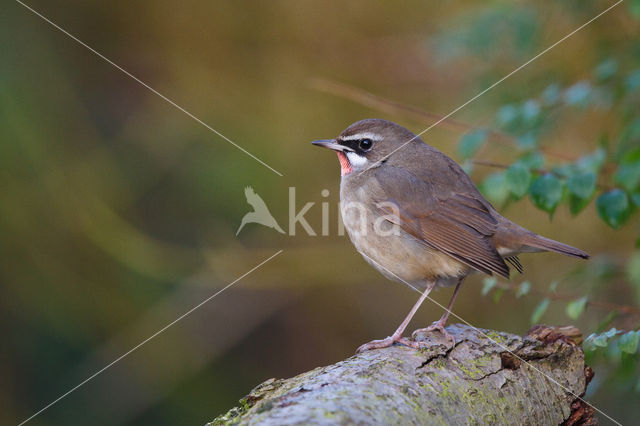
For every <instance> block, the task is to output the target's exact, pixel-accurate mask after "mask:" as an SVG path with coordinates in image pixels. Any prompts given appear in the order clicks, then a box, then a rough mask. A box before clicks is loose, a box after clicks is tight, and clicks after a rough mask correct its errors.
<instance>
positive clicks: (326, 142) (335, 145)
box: [311, 139, 353, 152]
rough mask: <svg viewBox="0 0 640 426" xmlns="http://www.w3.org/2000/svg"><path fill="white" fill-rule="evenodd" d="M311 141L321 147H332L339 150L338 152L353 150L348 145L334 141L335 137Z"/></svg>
mask: <svg viewBox="0 0 640 426" xmlns="http://www.w3.org/2000/svg"><path fill="white" fill-rule="evenodd" d="M311 143H312V144H313V145H316V146H321V147H323V148H329V149H332V150H334V151H340V152H342V151H353V150H352V149H351V148H349V147H348V146H344V145H340V144H339V143H338V142H336V140H335V139H321V140H319V141H313V142H311Z"/></svg>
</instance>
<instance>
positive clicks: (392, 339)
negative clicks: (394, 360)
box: [356, 281, 436, 353]
mask: <svg viewBox="0 0 640 426" xmlns="http://www.w3.org/2000/svg"><path fill="white" fill-rule="evenodd" d="M435 284H436V283H435V281H434V282H433V283H429V285H428V286H427V288H426V289H425V290H424V292H423V293H422V295H421V296H420V298H419V299H418V301H417V302H416V304H415V305H413V308H411V310H410V311H409V314H408V315H407V317H406V318H405V319H404V321H402V324H400V326H399V327H398V328H397V329H396V331H395V332H394V333H393V334H392V335H391V336H389V337H387V338H384V339H381V340H372V341H371V342H369V343H365V344H364V345H362V346H360V347H359V348H358V349H357V350H356V353H360V352H364V351H368V350H371V349H380V348H388V347H389V346H391V345H393V344H394V343H396V342H398V343H401V344H403V345H405V346H409V347H412V348H415V349H418V348H419V347H420V345H419V344H418V343H417V342H414V341H411V340H408V339H405V338H404V337H402V333H404V330H405V329H406V328H407V326H408V325H409V322H411V319H412V318H413V316H414V315H415V314H416V312H417V310H418V308H419V307H420V305H422V302H424V299H426V298H427V296H428V295H429V293H430V292H431V290H433V287H435Z"/></svg>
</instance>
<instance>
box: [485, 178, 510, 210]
mask: <svg viewBox="0 0 640 426" xmlns="http://www.w3.org/2000/svg"><path fill="white" fill-rule="evenodd" d="M480 190H481V191H482V193H483V194H484V196H485V197H487V198H488V199H489V201H491V202H493V203H496V204H498V203H503V202H504V201H505V200H506V199H507V197H508V196H509V186H508V184H507V179H506V177H505V175H504V173H503V172H497V173H493V174H490V175H489V176H487V178H486V179H485V180H484V182H482V185H481V186H480Z"/></svg>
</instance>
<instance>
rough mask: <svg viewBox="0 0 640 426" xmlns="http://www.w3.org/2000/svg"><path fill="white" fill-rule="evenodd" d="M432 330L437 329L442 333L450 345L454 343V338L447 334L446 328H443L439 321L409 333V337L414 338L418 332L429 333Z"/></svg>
mask: <svg viewBox="0 0 640 426" xmlns="http://www.w3.org/2000/svg"><path fill="white" fill-rule="evenodd" d="M432 331H439V332H440V334H442V336H443V337H444V338H445V339H446V340H447V342H450V343H451V346H454V345H455V344H456V339H454V338H453V336H452V335H451V334H449V332H448V331H447V329H446V328H444V324H443V323H442V322H441V321H436V322H434V323H433V324H431V325H430V326H429V327H426V328H419V329H418V330H416V331H414V332H413V333H412V334H411V337H412V338H414V339H415V338H416V337H417V335H418V334H419V333H429V332H432Z"/></svg>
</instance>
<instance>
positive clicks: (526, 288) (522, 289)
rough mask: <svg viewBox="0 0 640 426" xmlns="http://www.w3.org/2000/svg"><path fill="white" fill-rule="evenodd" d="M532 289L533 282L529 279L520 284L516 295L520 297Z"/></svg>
mask: <svg viewBox="0 0 640 426" xmlns="http://www.w3.org/2000/svg"><path fill="white" fill-rule="evenodd" d="M529 290H531V283H530V282H529V281H523V282H521V283H520V285H519V286H518V290H517V291H516V297H518V298H520V297H522V296H524V295H526V294H528V293H529Z"/></svg>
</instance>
